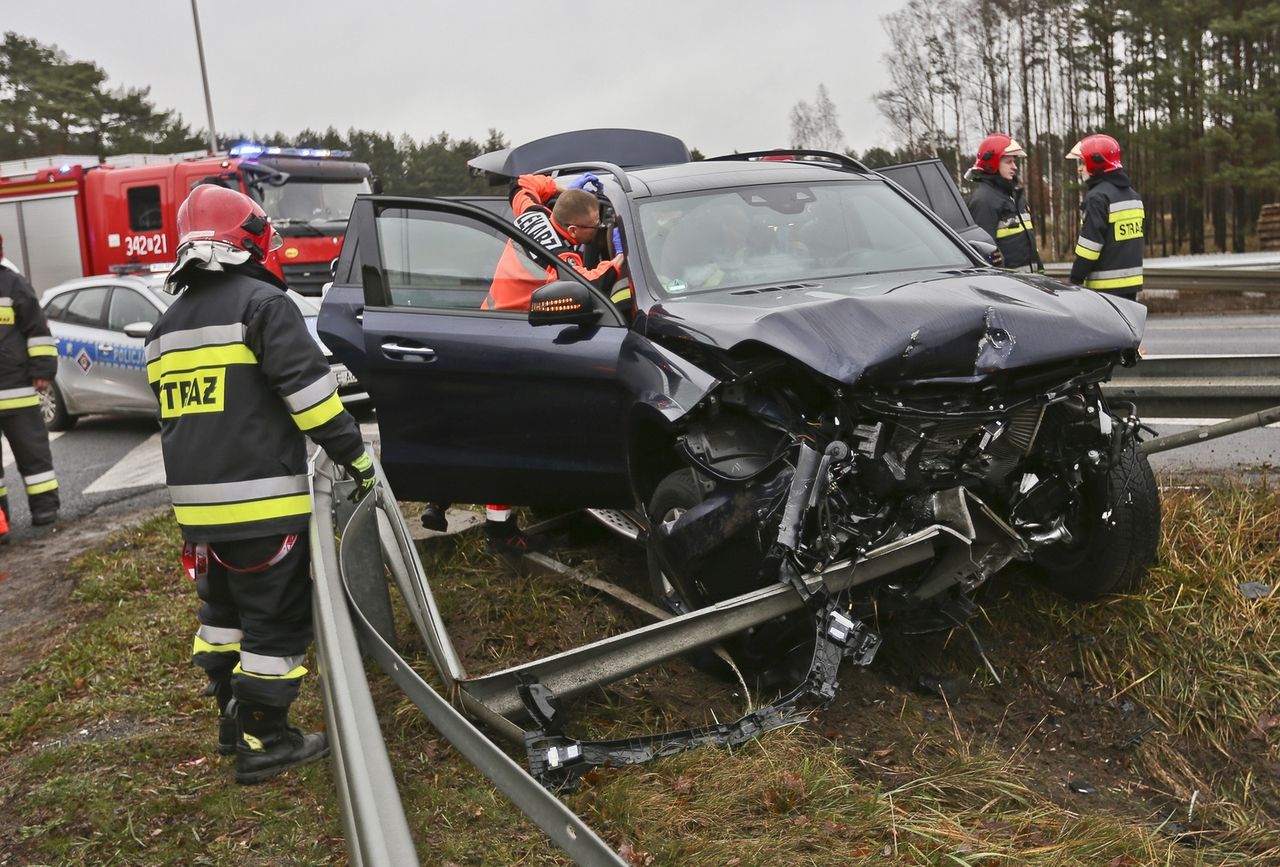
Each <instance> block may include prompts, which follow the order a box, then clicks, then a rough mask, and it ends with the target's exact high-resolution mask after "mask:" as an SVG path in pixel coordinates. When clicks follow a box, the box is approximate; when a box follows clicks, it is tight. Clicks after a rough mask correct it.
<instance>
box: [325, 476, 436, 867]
mask: <svg viewBox="0 0 1280 867" xmlns="http://www.w3.org/2000/svg"><path fill="white" fill-rule="evenodd" d="M332 469H333V465H332V464H328V466H327V467H325V468H324V469H321V468H319V467H314V466H313V472H312V494H311V502H312V512H311V529H310V535H311V563H312V566H311V568H312V574H313V575H314V578H315V587H314V588H313V591H312V594H313V598H314V606H313V609H312V617H313V620H314V624H315V632H316V657H317V659H318V661H319V668H320V674H321V675H322V676H321V678H320V688H321V691H322V693H323V695H324V702H323V704H324V716H325V724H326V728H327V729H328V732H329V742H330V745H331V747H332V750H333V753H332V754H333V776H334V781H335V784H336V787H337V790H338V804H339V807H340V809H341V812H342V824H343V828H344V830H345V832H346V842H347V853H348V855H349V857H350V858H351V863H352V864H353V865H356V867H365V865H368V867H383V865H388V867H399V865H416V864H418V863H419V862H418V855H417V851H416V849H415V848H414V845H413V837H412V836H411V835H410V832H409V823H408V821H407V820H406V819H405V816H404V807H403V805H402V804H401V801H400V792H399V790H398V789H397V788H396V784H395V776H394V775H393V774H392V772H391V760H390V759H389V758H388V756H387V748H386V745H385V744H384V743H383V740H382V737H381V733H380V729H379V726H378V715H377V711H376V710H375V709H374V706H373V697H372V696H371V695H370V693H369V682H368V679H367V678H366V676H365V672H364V664H363V662H362V658H361V655H360V648H359V643H358V640H357V637H356V632H355V628H354V626H353V624H352V621H351V615H350V612H349V611H348V607H347V595H346V591H345V590H344V589H343V587H342V583H341V582H342V578H341V575H340V573H339V569H338V551H337V546H336V544H335V542H334V526H333V511H332V507H333V496H332V485H331V479H330V478H329V477H328V475H326V471H327V472H329V473H331V472H332ZM371 733H376V734H377V736H376V737H375V736H371Z"/></svg>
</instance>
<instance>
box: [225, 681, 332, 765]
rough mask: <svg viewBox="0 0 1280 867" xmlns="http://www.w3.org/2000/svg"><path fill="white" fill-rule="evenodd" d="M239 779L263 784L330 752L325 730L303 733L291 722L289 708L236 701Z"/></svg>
mask: <svg viewBox="0 0 1280 867" xmlns="http://www.w3.org/2000/svg"><path fill="white" fill-rule="evenodd" d="M235 717H236V727H237V730H238V732H239V734H240V740H239V741H238V742H237V743H236V782H237V783H240V784H242V785H248V784H251V783H261V782H264V781H266V780H269V779H271V778H272V777H274V776H275V775H276V774H278V773H280V772H281V771H284V770H287V769H288V768H295V767H297V766H298V765H304V764H306V763H307V762H312V761H315V760H316V759H322V758H324V757H325V756H327V755H329V740H328V738H326V737H325V735H324V733H323V732H314V733H312V734H308V735H304V734H303V733H302V732H301V731H300V730H299V729H297V728H295V727H294V726H291V725H289V722H288V718H289V709H288V708H286V707H270V706H268V705H262V704H252V703H249V702H241V701H237V702H236V709H235Z"/></svg>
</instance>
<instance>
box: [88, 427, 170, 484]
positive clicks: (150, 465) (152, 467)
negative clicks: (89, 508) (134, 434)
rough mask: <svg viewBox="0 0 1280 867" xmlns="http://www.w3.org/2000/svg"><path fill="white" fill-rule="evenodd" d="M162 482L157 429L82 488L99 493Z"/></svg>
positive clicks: (161, 460)
mask: <svg viewBox="0 0 1280 867" xmlns="http://www.w3.org/2000/svg"><path fill="white" fill-rule="evenodd" d="M163 484H164V458H163V456H162V455H161V453H160V432H159V431H157V432H156V433H153V434H152V435H151V436H149V437H147V439H145V440H144V441H143V442H142V443H140V444H139V445H137V446H135V447H134V449H133V450H132V451H131V452H129V453H128V454H127V455H125V456H124V457H122V458H121V459H120V460H118V461H116V464H115V466H113V467H112V468H111V469H109V470H107V471H106V472H105V473H103V474H102V475H100V476H98V478H96V479H95V480H94V481H93V484H91V485H89V486H88V487H87V488H85V489H84V493H86V494H101V493H106V492H107V491H118V490H121V489H123V488H142V487H150V486H152V485H163Z"/></svg>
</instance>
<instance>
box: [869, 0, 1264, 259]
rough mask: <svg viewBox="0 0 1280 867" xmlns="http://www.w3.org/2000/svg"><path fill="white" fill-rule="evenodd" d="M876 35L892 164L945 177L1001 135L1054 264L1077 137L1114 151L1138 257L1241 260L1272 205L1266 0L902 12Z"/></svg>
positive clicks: (942, 3)
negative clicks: (1139, 208) (1141, 233)
mask: <svg viewBox="0 0 1280 867" xmlns="http://www.w3.org/2000/svg"><path fill="white" fill-rule="evenodd" d="M883 23H884V26H885V29H886V31H887V32H888V34H889V37H890V39H891V42H892V44H893V51H892V53H891V54H890V55H887V56H886V58H885V61H886V64H887V68H888V70H889V73H890V77H891V85H890V87H888V88H887V89H885V90H884V91H882V92H880V93H877V94H876V96H875V99H876V102H877V104H878V106H879V108H880V110H881V113H882V114H883V115H884V116H885V118H886V119H887V120H888V121H889V123H890V125H891V127H892V129H893V130H894V132H895V143H896V144H895V147H894V148H893V149H892V152H891V153H892V157H894V158H896V159H918V158H924V157H939V158H941V159H943V160H944V161H946V162H947V163H948V164H949V165H951V166H952V167H953V168H954V169H955V171H956V173H957V178H958V177H959V176H960V173H961V172H962V171H963V169H964V168H965V167H967V166H968V165H970V164H971V163H972V160H973V152H974V150H975V149H976V147H977V143H978V142H979V141H980V140H981V138H982V137H983V136H984V135H985V134H986V133H988V132H994V131H999V132H1008V133H1011V134H1012V135H1013V137H1014V138H1015V139H1016V140H1018V141H1019V142H1020V143H1021V144H1022V145H1023V146H1024V147H1025V148H1027V152H1028V158H1027V160H1026V169H1025V172H1024V181H1025V182H1026V186H1027V191H1028V197H1029V198H1030V200H1031V203H1032V210H1033V211H1035V212H1036V217H1037V218H1038V224H1039V226H1038V231H1039V235H1040V245H1041V248H1042V249H1043V250H1045V251H1046V252H1048V251H1053V255H1055V256H1058V257H1064V256H1065V255H1066V254H1067V253H1068V252H1069V250H1070V249H1071V244H1072V242H1073V240H1074V237H1075V232H1076V225H1077V224H1076V219H1077V207H1078V202H1079V197H1080V194H1081V185H1080V184H1079V182H1078V180H1077V179H1076V177H1075V164H1074V163H1072V162H1069V161H1067V160H1065V159H1064V158H1063V157H1064V155H1065V154H1066V152H1067V150H1068V149H1070V147H1071V145H1072V144H1074V143H1075V142H1076V141H1077V140H1079V139H1080V138H1082V137H1083V136H1085V135H1088V134H1089V133H1093V132H1105V133H1108V134H1110V135H1112V136H1114V137H1115V138H1116V139H1117V140H1119V142H1120V145H1121V148H1122V151H1123V154H1124V163H1125V167H1126V169H1127V171H1128V172H1129V174H1130V176H1131V177H1132V179H1133V182H1134V186H1135V188H1136V189H1137V190H1138V192H1139V193H1140V194H1141V195H1142V197H1143V200H1144V202H1145V205H1146V212H1147V228H1146V235H1147V249H1148V255H1171V254H1176V253H1203V252H1207V251H1222V252H1243V251H1244V250H1246V249H1247V248H1249V247H1251V246H1252V245H1253V242H1254V239H1255V236H1254V232H1255V224H1256V221H1257V217H1258V213H1259V210H1260V208H1261V206H1262V205H1263V204H1266V203H1269V202H1273V201H1276V200H1277V198H1278V193H1280V2H1277V0H1178V2H1170V0H1113V2H1109V3H1088V2H1083V0H1019V2H1016V3H1014V2H1009V0H963V2H962V0H909V2H908V3H907V4H906V6H905V7H904V8H903V9H901V10H899V11H897V12H894V13H892V14H890V15H887V16H885V18H884V21H883ZM883 155H884V154H883V152H881V153H878V154H875V155H873V156H876V157H878V158H882V157H883Z"/></svg>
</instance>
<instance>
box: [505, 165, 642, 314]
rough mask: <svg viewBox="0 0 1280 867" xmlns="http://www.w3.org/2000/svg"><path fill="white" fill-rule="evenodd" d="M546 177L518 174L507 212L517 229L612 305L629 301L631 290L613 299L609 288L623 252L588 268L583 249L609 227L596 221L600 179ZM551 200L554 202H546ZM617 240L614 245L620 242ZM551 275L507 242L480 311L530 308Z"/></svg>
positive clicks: (616, 272)
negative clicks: (567, 181) (566, 180)
mask: <svg viewBox="0 0 1280 867" xmlns="http://www.w3.org/2000/svg"><path fill="white" fill-rule="evenodd" d="M562 183H563V181H561V180H560V179H558V178H552V177H548V176H547V175H521V176H520V177H519V178H517V179H516V187H515V190H514V191H513V193H512V195H511V210H512V211H513V212H514V213H515V223H516V228H518V229H520V231H522V232H524V233H525V234H526V235H528V236H529V237H531V238H533V239H534V240H535V241H537V242H538V243H539V244H541V245H542V246H543V247H545V248H546V249H547V251H548V252H549V253H551V254H552V255H553V256H556V257H557V258H558V259H560V260H561V261H564V262H567V263H568V264H569V265H572V266H573V269H574V270H575V271H577V272H578V273H579V274H581V275H582V276H583V277H584V278H586V279H587V280H588V281H589V282H590V283H592V284H593V285H594V286H596V288H598V289H600V290H601V291H603V292H604V293H605V294H606V295H610V296H611V298H610V300H612V301H613V303H614V304H623V303H626V302H629V301H630V300H631V290H630V288H627V289H625V290H622V294H624V295H625V297H623V298H617V297H612V293H611V291H610V290H611V289H612V288H613V285H614V284H615V283H616V282H617V280H618V277H619V276H620V274H621V269H622V262H623V258H624V257H623V253H622V251H621V250H615V252H616V254H617V255H615V256H614V257H613V258H612V259H609V260H606V261H603V262H600V263H599V264H597V265H595V266H594V267H588V266H587V264H586V263H585V260H584V253H586V252H587V249H586V248H588V247H590V245H591V244H592V243H593V242H594V241H595V239H596V234H597V233H598V232H600V231H601V229H604V228H607V227H605V226H602V225H601V223H600V201H599V200H598V199H597V198H596V194H598V193H599V192H601V191H602V190H603V186H602V185H601V183H600V179H599V178H597V177H596V176H595V175H593V174H590V173H587V174H584V175H581V176H579V177H578V178H577V179H576V180H574V181H573V182H572V183H571V184H569V185H568V186H567V187H566V186H561V184H562ZM588 190H592V192H588ZM552 198H555V200H556V201H555V204H554V206H552V207H547V204H546V203H547V202H549V201H550V200H551V199H552ZM616 240H617V239H616V238H615V247H616V246H618V245H617V243H616ZM554 279H555V270H554V269H552V268H542V267H539V266H538V265H537V264H535V263H534V262H532V261H530V259H529V257H528V256H525V255H524V254H523V253H521V252H519V251H518V250H516V247H515V245H514V244H513V243H511V242H510V241H508V242H507V247H506V249H505V250H503V251H502V258H501V259H499V260H498V269H497V271H496V273H495V274H494V276H493V285H492V286H490V287H489V294H488V296H487V297H486V298H485V299H484V303H483V304H481V305H480V307H481V309H484V310H520V311H524V310H528V309H529V297H530V296H531V295H532V294H533V290H535V289H537V288H538V287H539V286H545V285H546V284H548V283H550V282H552V281H553V280H554Z"/></svg>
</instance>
